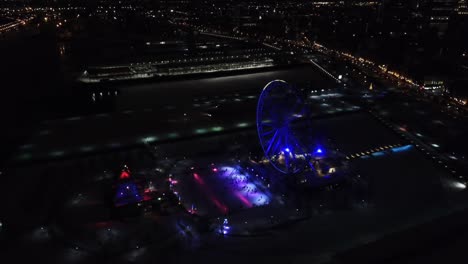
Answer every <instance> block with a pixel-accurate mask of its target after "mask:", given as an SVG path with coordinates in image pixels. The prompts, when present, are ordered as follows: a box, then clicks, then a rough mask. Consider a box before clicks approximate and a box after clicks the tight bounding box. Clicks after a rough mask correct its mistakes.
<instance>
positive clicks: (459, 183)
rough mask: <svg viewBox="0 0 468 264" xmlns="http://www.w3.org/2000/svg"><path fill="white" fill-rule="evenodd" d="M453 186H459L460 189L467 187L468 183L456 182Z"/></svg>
mask: <svg viewBox="0 0 468 264" xmlns="http://www.w3.org/2000/svg"><path fill="white" fill-rule="evenodd" d="M453 186H454V187H455V188H459V189H465V188H466V185H465V184H463V183H461V182H455V183H454V184H453Z"/></svg>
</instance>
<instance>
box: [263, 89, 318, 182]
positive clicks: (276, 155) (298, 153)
mask: <svg viewBox="0 0 468 264" xmlns="http://www.w3.org/2000/svg"><path fill="white" fill-rule="evenodd" d="M307 118H308V112H307V107H306V105H305V104H304V101H303V100H302V98H301V97H300V96H299V94H298V92H297V91H296V89H294V88H293V87H292V86H290V85H289V84H288V83H286V82H285V81H282V80H275V81H272V82H270V83H268V84H267V85H266V86H265V87H264V88H263V91H262V93H261V94H260V97H259V99H258V105H257V131H258V136H259V139H260V144H261V145H262V148H263V151H264V153H265V156H266V157H267V158H268V160H269V161H270V163H271V164H272V165H273V166H274V167H275V168H276V169H277V170H279V171H280V172H282V173H296V172H298V171H300V170H302V169H303V168H305V167H306V166H307V164H308V161H309V160H310V155H309V153H310V151H309V150H308V146H307V144H303V142H301V140H300V133H299V131H300V130H303V128H301V127H300V125H299V123H301V122H302V121H304V120H306V119H307Z"/></svg>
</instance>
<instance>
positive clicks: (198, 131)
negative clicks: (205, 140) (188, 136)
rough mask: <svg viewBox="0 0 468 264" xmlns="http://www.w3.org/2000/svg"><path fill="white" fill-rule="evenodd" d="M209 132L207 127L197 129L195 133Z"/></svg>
mask: <svg viewBox="0 0 468 264" xmlns="http://www.w3.org/2000/svg"><path fill="white" fill-rule="evenodd" d="M206 132H208V131H207V130H206V129H205V128H199V129H196V130H195V134H204V133H206Z"/></svg>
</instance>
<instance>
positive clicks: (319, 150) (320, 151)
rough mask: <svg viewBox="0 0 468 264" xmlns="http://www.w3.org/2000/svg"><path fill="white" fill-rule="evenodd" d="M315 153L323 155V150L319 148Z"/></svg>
mask: <svg viewBox="0 0 468 264" xmlns="http://www.w3.org/2000/svg"><path fill="white" fill-rule="evenodd" d="M315 153H317V154H323V150H322V149H321V148H317V149H316V150H315Z"/></svg>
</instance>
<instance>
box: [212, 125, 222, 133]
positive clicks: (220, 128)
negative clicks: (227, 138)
mask: <svg viewBox="0 0 468 264" xmlns="http://www.w3.org/2000/svg"><path fill="white" fill-rule="evenodd" d="M211 131H213V132H219V131H223V127H220V126H217V127H212V128H211Z"/></svg>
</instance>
